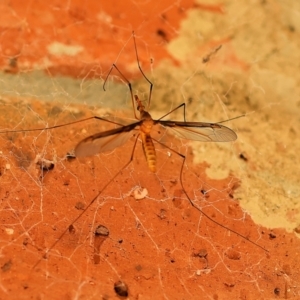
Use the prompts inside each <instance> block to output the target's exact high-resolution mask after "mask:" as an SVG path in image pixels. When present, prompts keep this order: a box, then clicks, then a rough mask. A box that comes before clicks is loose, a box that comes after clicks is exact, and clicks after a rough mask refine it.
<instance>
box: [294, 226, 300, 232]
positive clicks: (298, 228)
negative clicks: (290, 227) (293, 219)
mask: <svg viewBox="0 0 300 300" xmlns="http://www.w3.org/2000/svg"><path fill="white" fill-rule="evenodd" d="M294 231H295V232H296V233H300V225H298V226H297V227H295V228H294Z"/></svg>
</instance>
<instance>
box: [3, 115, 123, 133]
mask: <svg viewBox="0 0 300 300" xmlns="http://www.w3.org/2000/svg"><path fill="white" fill-rule="evenodd" d="M92 119H96V120H101V121H105V122H108V123H112V124H115V125H118V126H124V124H120V123H117V122H114V121H110V120H107V119H104V118H101V117H97V116H93V117H88V118H85V119H81V120H78V121H74V122H69V123H64V124H59V125H54V126H49V127H43V128H33V129H16V130H6V131H0V134H1V133H11V132H30V131H42V130H49V129H55V128H59V127H64V126H67V125H72V124H77V123H81V122H85V121H88V120H92Z"/></svg>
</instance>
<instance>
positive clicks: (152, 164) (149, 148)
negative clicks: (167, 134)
mask: <svg viewBox="0 0 300 300" xmlns="http://www.w3.org/2000/svg"><path fill="white" fill-rule="evenodd" d="M140 135H141V138H142V144H143V150H144V154H145V157H146V160H147V163H148V167H149V169H150V171H152V172H153V173H155V172H156V153H155V148H154V144H153V141H152V139H151V136H150V134H149V133H144V132H141V133H140Z"/></svg>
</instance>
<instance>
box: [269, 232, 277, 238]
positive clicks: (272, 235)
mask: <svg viewBox="0 0 300 300" xmlns="http://www.w3.org/2000/svg"><path fill="white" fill-rule="evenodd" d="M269 238H270V240H273V239H276V235H275V234H274V233H273V232H271V233H269Z"/></svg>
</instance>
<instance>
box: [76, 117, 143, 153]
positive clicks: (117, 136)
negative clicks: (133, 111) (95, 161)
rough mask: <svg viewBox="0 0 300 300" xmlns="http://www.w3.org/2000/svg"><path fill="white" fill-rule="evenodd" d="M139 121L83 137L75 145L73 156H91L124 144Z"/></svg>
mask: <svg viewBox="0 0 300 300" xmlns="http://www.w3.org/2000/svg"><path fill="white" fill-rule="evenodd" d="M141 122H142V121H138V122H135V123H132V124H129V125H125V126H121V127H118V128H114V129H111V130H107V131H103V132H99V133H96V134H93V135H91V136H89V137H87V138H85V139H83V140H82V141H80V142H79V143H78V144H77V146H76V147H75V156H76V157H85V156H92V155H95V154H98V153H102V152H105V151H110V150H113V149H115V148H117V147H119V146H121V145H123V144H125V143H126V142H127V140H128V139H129V138H130V137H131V136H132V135H133V132H132V130H134V129H135V128H136V127H137V126H139V125H140V124H141Z"/></svg>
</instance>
